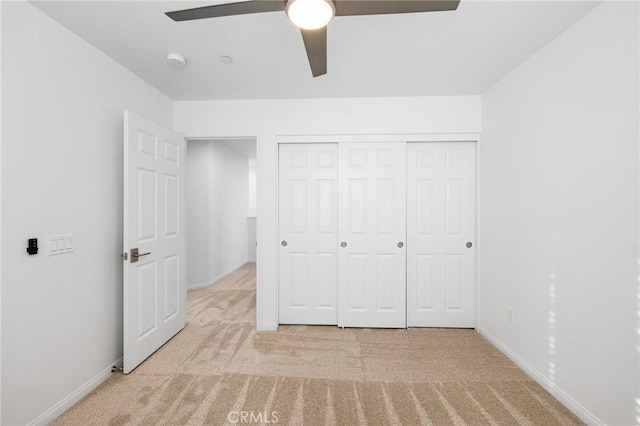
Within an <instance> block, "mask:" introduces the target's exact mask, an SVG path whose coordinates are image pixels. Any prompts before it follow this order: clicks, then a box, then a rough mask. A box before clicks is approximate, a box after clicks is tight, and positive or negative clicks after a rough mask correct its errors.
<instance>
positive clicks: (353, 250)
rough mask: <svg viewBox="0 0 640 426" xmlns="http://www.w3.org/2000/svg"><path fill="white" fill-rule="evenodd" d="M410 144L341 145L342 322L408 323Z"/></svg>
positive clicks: (352, 324) (347, 324)
mask: <svg viewBox="0 0 640 426" xmlns="http://www.w3.org/2000/svg"><path fill="white" fill-rule="evenodd" d="M405 158H406V156H405V144H404V143H341V144H340V146H339V156H338V159H339V163H340V167H339V183H340V185H339V187H340V188H341V191H340V194H339V203H338V206H339V207H338V211H339V236H340V238H339V240H340V242H341V243H342V242H344V243H345V244H346V245H344V246H343V244H341V246H340V247H339V248H338V252H339V267H338V277H339V278H338V282H339V285H338V300H339V305H338V309H339V313H338V325H339V326H342V327H389V328H393V327H396V328H397V327H400V328H402V327H405V325H406V318H405V316H406V309H405V294H406V293H405V289H406V279H405V267H406V264H405V260H406V257H405V248H404V246H402V247H399V246H398V243H399V242H402V243H403V244H404V242H405V235H406V234H405V233H406V226H405V225H406V213H405V199H406V192H405V173H406V172H405Z"/></svg>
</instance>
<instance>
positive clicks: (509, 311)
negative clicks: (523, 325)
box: [507, 306, 515, 324]
mask: <svg viewBox="0 0 640 426" xmlns="http://www.w3.org/2000/svg"><path fill="white" fill-rule="evenodd" d="M514 319H515V318H514V315H513V308H512V307H511V306H507V322H509V324H513V321H514Z"/></svg>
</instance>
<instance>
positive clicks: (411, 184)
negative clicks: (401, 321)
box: [407, 142, 476, 327]
mask: <svg viewBox="0 0 640 426" xmlns="http://www.w3.org/2000/svg"><path fill="white" fill-rule="evenodd" d="M407 159H408V164H407V194H408V195H407V197H408V199H407V234H408V241H407V251H408V252H407V256H408V259H407V325H408V326H409V327H411V326H415V327H474V326H475V247H474V246H473V244H474V238H475V235H476V224H475V214H476V213H475V201H476V154H475V143H473V142H438V143H431V142H424V143H409V144H407Z"/></svg>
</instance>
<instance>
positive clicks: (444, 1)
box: [335, 0, 460, 16]
mask: <svg viewBox="0 0 640 426" xmlns="http://www.w3.org/2000/svg"><path fill="white" fill-rule="evenodd" d="M459 3H460V0H422V1H420V0H395V1H393V0H390V1H381V0H336V2H335V5H336V16H354V15H386V14H393V13H414V12H440V11H445V10H456V9H457V8H458V4H459Z"/></svg>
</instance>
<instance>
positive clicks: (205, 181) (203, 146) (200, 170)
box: [185, 141, 211, 287]
mask: <svg viewBox="0 0 640 426" xmlns="http://www.w3.org/2000/svg"><path fill="white" fill-rule="evenodd" d="M209 145H210V142H209V141H187V176H186V184H185V186H186V188H187V287H203V286H206V285H209V284H211V277H210V275H209V225H210V224H209V215H210V212H209V204H210V201H209V198H210V189H209V186H210V181H211V158H210V157H211V153H210V149H209Z"/></svg>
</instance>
